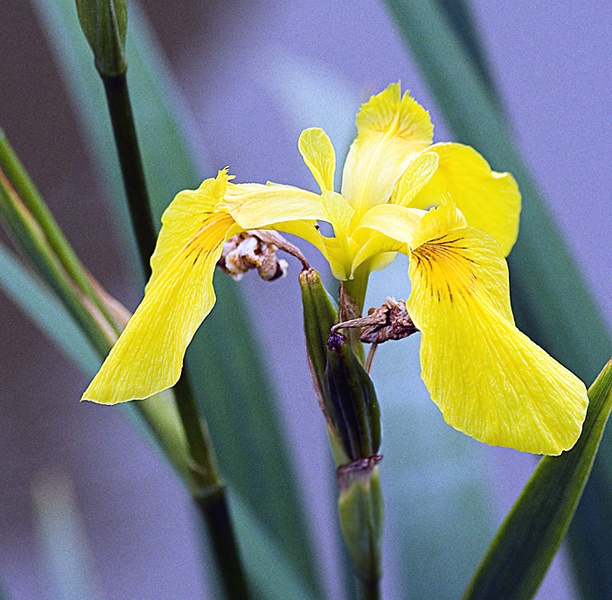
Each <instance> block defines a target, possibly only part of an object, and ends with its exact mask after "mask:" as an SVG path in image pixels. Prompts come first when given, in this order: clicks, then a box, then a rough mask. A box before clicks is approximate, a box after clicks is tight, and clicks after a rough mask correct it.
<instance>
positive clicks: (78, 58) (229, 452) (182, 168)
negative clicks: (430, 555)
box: [34, 0, 318, 589]
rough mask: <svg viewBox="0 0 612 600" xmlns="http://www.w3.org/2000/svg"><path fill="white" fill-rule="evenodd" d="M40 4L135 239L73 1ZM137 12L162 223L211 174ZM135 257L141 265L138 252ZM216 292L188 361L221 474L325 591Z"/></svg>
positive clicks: (148, 140)
mask: <svg viewBox="0 0 612 600" xmlns="http://www.w3.org/2000/svg"><path fill="white" fill-rule="evenodd" d="M34 4H35V6H36V8H37V9H38V12H39V15H40V17H41V19H42V21H43V24H44V25H45V29H46V31H47V33H48V35H49V36H50V40H51V45H52V47H53V49H54V50H55V51H56V53H57V58H58V61H59V64H60V66H61V67H62V69H63V72H64V74H65V76H66V78H67V81H68V84H69V86H70V90H71V92H72V94H73V97H74V99H75V102H76V106H77V109H78V112H79V114H80V117H81V119H82V122H83V124H84V126H85V130H86V131H87V133H88V136H89V140H90V143H91V147H92V150H93V152H94V156H95V157H96V159H97V160H98V162H99V165H100V167H101V170H102V172H103V173H104V176H105V180H106V181H107V182H108V184H109V190H110V194H109V195H110V197H112V198H114V199H118V200H119V201H118V202H117V204H116V206H114V210H115V212H116V214H117V216H118V219H119V222H120V223H122V224H123V226H124V230H123V233H124V238H125V239H129V237H130V236H129V233H128V227H127V226H126V225H127V223H129V219H128V216H127V209H126V207H125V202H123V201H122V199H123V198H124V193H123V190H122V189H121V188H120V181H121V177H120V174H119V166H118V163H117V160H116V158H115V150H114V142H113V138H112V132H111V129H110V125H109V124H108V122H107V119H105V118H101V115H106V107H105V105H104V100H103V98H104V92H103V88H102V84H101V82H100V81H99V78H98V77H97V74H96V73H95V70H94V68H93V64H92V61H93V59H92V56H91V52H90V50H89V48H88V47H87V44H86V42H85V40H84V38H83V35H82V33H81V31H80V28H79V26H78V22H77V20H76V10H75V7H74V2H72V1H71V0H54V1H53V2H49V1H43V0H37V2H35V3H34ZM130 11H131V12H130V17H129V18H130V22H129V27H128V65H129V67H128V81H129V83H130V88H131V91H132V104H133V108H134V113H135V119H136V125H137V127H138V132H139V136H140V146H141V149H142V153H143V159H144V163H145V172H146V175H147V182H148V187H149V189H150V190H151V194H152V205H153V211H154V214H155V215H156V217H157V218H159V216H160V215H161V213H162V212H163V210H164V208H165V207H166V206H167V204H168V202H169V201H170V200H171V199H172V197H173V196H174V194H176V193H177V192H178V191H179V190H181V189H185V188H188V187H195V186H197V184H198V183H199V181H200V179H202V178H203V175H200V174H199V173H198V171H197V169H196V168H195V167H194V161H193V158H192V155H191V152H190V151H189V149H188V147H187V145H186V142H185V135H184V132H183V131H182V130H181V127H180V125H179V119H178V116H179V115H178V110H179V109H180V108H181V95H180V93H179V92H178V90H176V89H174V88H173V87H172V84H171V80H170V78H169V74H168V72H167V71H166V70H165V68H164V61H163V59H162V57H161V55H160V52H159V49H158V48H157V46H156V45H155V43H154V41H153V39H152V37H151V34H150V33H149V32H148V29H147V26H146V23H145V22H144V19H143V18H142V17H141V15H140V14H139V13H138V11H137V10H135V5H134V4H133V3H131V4H130ZM210 174H211V173H207V174H206V175H210ZM130 253H131V256H132V257H135V256H136V253H135V248H134V246H133V244H132V246H131V250H130ZM132 262H134V263H135V260H134V261H132ZM216 291H217V297H218V302H217V307H216V308H215V310H214V311H213V313H212V314H211V316H210V317H209V318H208V319H207V321H206V323H205V325H204V326H203V327H202V329H201V330H200V332H199V333H198V335H197V336H196V338H195V340H194V342H193V343H192V345H191V348H190V351H189V353H188V359H187V362H188V368H189V371H190V373H191V374H192V377H193V379H194V381H195V384H196V386H195V391H196V395H197V397H198V399H199V400H200V402H201V403H202V406H203V407H204V412H205V414H206V417H207V420H208V423H209V426H210V430H211V436H212V439H213V443H214V445H215V448H216V451H217V453H218V458H219V462H220V465H221V470H222V472H223V474H224V476H226V477H227V478H228V480H230V481H231V482H232V485H233V486H234V489H235V490H237V491H238V492H239V493H240V495H241V496H242V497H243V499H244V501H245V502H246V503H247V505H248V506H249V508H250V509H251V510H252V511H253V512H254V514H255V516H256V517H257V518H258V519H259V520H260V521H261V523H262V524H264V526H265V527H266V528H268V530H269V532H270V533H271V535H272V537H273V538H274V539H276V540H278V541H279V543H280V544H281V547H282V551H283V552H285V553H287V555H288V556H289V557H290V560H291V561H292V563H293V567H294V568H295V569H296V571H298V572H299V573H301V574H302V575H303V576H304V577H305V578H306V579H307V580H308V581H309V583H310V585H311V586H312V588H313V589H316V588H317V587H318V584H317V578H316V576H315V575H314V566H313V562H312V558H311V556H312V555H311V552H310V551H309V548H310V541H309V538H308V536H307V534H306V529H305V526H304V523H303V518H302V515H301V507H300V504H299V502H298V494H297V492H296V489H295V485H294V484H295V478H294V477H292V475H291V472H290V467H289V461H288V458H287V451H286V445H285V441H284V439H283V437H282V434H281V432H282V427H281V426H280V424H279V421H278V417H277V415H276V412H275V409H274V404H273V400H272V395H271V393H270V387H269V384H268V382H267V379H266V377H265V376H264V374H263V368H262V364H261V362H260V360H259V359H258V350H257V349H256V346H255V343H254V340H253V338H252V335H251V332H250V325H249V323H248V319H247V317H246V314H245V311H244V309H243V308H242V303H241V302H240V299H239V297H238V293H237V289H236V287H235V286H234V284H233V282H232V281H231V280H229V278H227V277H218V278H217V281H216ZM230 493H231V490H230ZM247 533H248V532H247ZM269 566H270V568H274V565H271V564H270V565H269Z"/></svg>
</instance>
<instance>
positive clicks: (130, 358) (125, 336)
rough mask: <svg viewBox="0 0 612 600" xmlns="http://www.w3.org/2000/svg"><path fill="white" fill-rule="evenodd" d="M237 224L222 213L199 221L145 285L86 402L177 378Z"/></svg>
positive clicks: (129, 395)
mask: <svg viewBox="0 0 612 600" xmlns="http://www.w3.org/2000/svg"><path fill="white" fill-rule="evenodd" d="M234 226H235V223H234V220H233V219H232V218H231V217H230V216H229V215H227V214H224V213H216V214H209V215H208V216H207V217H206V218H205V220H204V222H202V220H200V230H199V231H198V233H197V235H196V236H195V237H194V238H192V240H191V241H190V242H189V243H187V244H186V245H185V246H184V247H183V248H182V249H181V250H180V251H179V252H178V253H177V254H176V255H175V256H174V257H173V258H172V259H171V260H170V261H169V263H168V264H167V265H166V267H165V268H164V269H163V271H162V272H161V273H159V275H158V276H157V277H156V279H155V281H154V282H153V284H152V285H150V286H149V287H148V288H147V291H146V293H145V297H144V299H143V301H142V303H141V304H140V306H139V307H138V309H137V310H136V312H135V313H134V315H133V316H132V318H131V319H130V321H129V323H128V324H127V327H126V328H125V330H124V331H123V333H122V334H121V336H120V337H119V339H118V340H117V343H116V344H115V346H114V347H113V349H112V350H111V352H110V354H109V355H108V357H107V358H106V361H105V362H104V364H103V365H102V367H101V369H100V371H99V372H98V374H97V375H96V377H95V378H94V380H93V381H92V382H91V384H90V385H89V387H88V388H87V390H86V391H85V393H84V394H83V399H84V400H92V401H94V402H100V403H103V404H115V403H117V402H125V401H127V400H134V399H140V398H148V397H149V396H152V395H153V394H156V393H157V392H160V391H162V390H165V389H167V388H169V387H171V386H173V385H174V384H175V383H176V382H177V381H178V378H179V376H180V374H181V368H182V364H183V357H184V355H185V351H186V349H187V346H188V344H189V342H190V341H191V339H192V337H193V335H194V334H195V331H196V329H197V328H198V327H199V326H200V324H201V323H202V321H203V320H204V318H205V317H206V315H208V313H209V312H210V311H211V309H212V307H213V305H214V303H215V292H214V289H213V284H212V280H213V274H214V271H215V266H216V263H217V260H218V259H219V257H220V255H221V250H222V248H223V243H224V242H225V240H226V237H227V235H228V233H229V232H230V230H231V229H232V228H233V227H234Z"/></svg>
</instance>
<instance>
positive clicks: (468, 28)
mask: <svg viewBox="0 0 612 600" xmlns="http://www.w3.org/2000/svg"><path fill="white" fill-rule="evenodd" d="M436 3H437V5H438V6H439V7H440V10H441V11H442V12H443V13H444V14H445V16H446V18H447V20H448V25H449V26H450V27H451V28H452V29H453V30H454V31H455V34H456V36H457V38H458V39H459V40H460V41H461V43H462V44H463V48H464V50H465V52H466V53H467V54H468V55H469V56H470V58H471V60H472V63H473V64H474V67H475V68H476V70H477V71H478V73H479V74H480V77H481V78H482V81H483V82H484V84H485V85H486V86H487V89H488V91H489V94H490V95H491V99H492V100H493V102H497V104H498V108H501V107H500V106H499V101H500V99H499V95H498V91H497V85H496V83H495V79H494V78H493V75H492V73H491V69H490V67H489V63H488V61H487V56H486V52H485V49H484V47H483V44H482V40H481V38H480V33H479V31H478V28H477V27H476V23H475V22H474V15H473V14H472V10H471V7H470V3H469V1H467V0H436Z"/></svg>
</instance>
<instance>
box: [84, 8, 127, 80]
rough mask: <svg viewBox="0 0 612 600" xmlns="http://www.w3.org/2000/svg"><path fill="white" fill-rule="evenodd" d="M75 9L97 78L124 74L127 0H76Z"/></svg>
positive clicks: (125, 63) (125, 67) (125, 66)
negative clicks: (91, 52) (89, 49)
mask: <svg viewBox="0 0 612 600" xmlns="http://www.w3.org/2000/svg"><path fill="white" fill-rule="evenodd" d="M76 7H77V13H78V15H79V21H80V23H81V27H82V28H83V33H84V34H85V37H86V38H87V42H88V43H89V45H90V46H91V49H92V50H93V53H94V58H95V63H96V69H97V70H98V73H100V76H101V77H116V76H118V75H123V74H125V72H126V70H127V62H126V57H125V37H126V32H127V20H128V13H127V0H76Z"/></svg>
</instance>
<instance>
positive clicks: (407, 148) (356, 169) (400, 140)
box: [342, 83, 433, 219]
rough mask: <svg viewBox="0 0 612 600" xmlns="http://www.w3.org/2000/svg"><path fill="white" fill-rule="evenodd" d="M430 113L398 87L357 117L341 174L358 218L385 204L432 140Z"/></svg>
mask: <svg viewBox="0 0 612 600" xmlns="http://www.w3.org/2000/svg"><path fill="white" fill-rule="evenodd" d="M432 136H433V125H432V124H431V120H430V118H429V113H428V112H427V111H426V110H425V109H424V108H423V107H422V106H420V105H419V104H418V103H417V102H416V101H415V100H413V99H412V98H411V97H410V95H409V93H408V92H406V93H405V94H404V95H403V96H402V95H401V92H400V85H399V83H396V84H392V85H390V86H389V87H388V88H387V89H386V90H384V91H383V92H381V93H380V94H378V95H376V96H372V98H370V100H369V101H368V102H366V103H365V104H364V105H363V106H362V107H361V110H360V111H359V114H358V115H357V138H356V139H355V141H354V142H353V144H352V145H351V148H350V150H349V153H348V156H347V158H346V162H345V164H344V170H343V174H342V195H343V196H344V197H345V198H346V199H347V201H348V202H349V203H350V205H351V206H352V207H353V208H354V209H355V211H356V218H357V219H359V218H360V217H361V216H362V215H363V214H364V213H365V212H366V211H367V210H368V209H370V208H371V207H372V206H375V205H376V204H382V203H384V202H387V201H388V200H389V198H390V196H391V193H392V191H393V188H394V186H395V183H396V181H397V180H398V179H399V177H400V175H401V174H402V173H403V172H404V170H405V169H406V167H407V165H408V163H409V162H410V161H411V159H412V158H413V155H414V154H416V153H417V152H420V151H421V150H423V149H424V148H426V147H427V146H428V145H429V144H430V143H431V140H432Z"/></svg>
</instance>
